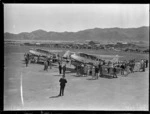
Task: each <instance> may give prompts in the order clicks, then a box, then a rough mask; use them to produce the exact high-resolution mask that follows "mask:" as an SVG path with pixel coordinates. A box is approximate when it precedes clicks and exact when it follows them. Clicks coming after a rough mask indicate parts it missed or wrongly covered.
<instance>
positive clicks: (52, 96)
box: [49, 95, 61, 98]
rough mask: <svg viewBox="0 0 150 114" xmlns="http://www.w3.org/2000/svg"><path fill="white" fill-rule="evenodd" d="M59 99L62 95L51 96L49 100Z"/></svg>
mask: <svg viewBox="0 0 150 114" xmlns="http://www.w3.org/2000/svg"><path fill="white" fill-rule="evenodd" d="M58 97H61V96H60V95H56V96H51V97H49V98H58Z"/></svg>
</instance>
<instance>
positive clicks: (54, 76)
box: [4, 46, 149, 110]
mask: <svg viewBox="0 0 150 114" xmlns="http://www.w3.org/2000/svg"><path fill="white" fill-rule="evenodd" d="M29 49H30V47H25V46H24V47H19V46H5V47H4V110H148V100H149V99H148V96H149V95H148V94H149V92H148V91H149V70H148V69H149V68H147V69H146V71H145V72H135V73H133V74H129V75H128V76H127V77H124V76H120V75H119V76H118V78H112V79H108V78H99V79H98V80H91V77H90V76H88V77H77V76H76V74H75V72H74V70H73V66H70V65H67V73H66V79H67V81H68V83H67V84H66V88H65V95H64V96H63V97H57V95H58V94H59V79H60V78H61V75H59V73H58V67H57V64H53V68H52V69H51V70H50V69H49V70H48V72H46V71H43V67H44V66H43V65H40V64H29V67H25V64H24V62H23V61H22V60H23V58H24V56H23V55H24V53H25V52H27V51H28V50H29ZM80 51H81V52H82V51H84V52H86V51H87V52H88V50H86V51H85V50H80ZM89 53H93V51H89ZM95 53H100V54H101V53H102V54H108V53H109V54H110V55H111V54H116V53H117V52H114V53H113V52H111V51H110V52H105V51H103V52H102V51H101V52H100V51H95ZM117 54H118V55H120V56H124V57H123V58H122V59H126V60H128V59H130V58H136V59H137V60H140V59H143V58H148V57H149V55H145V54H132V53H128V54H127V53H123V52H122V53H117ZM21 74H22V89H23V91H22V92H23V93H22V95H23V96H22V98H23V102H22V100H21V89H20V86H21Z"/></svg>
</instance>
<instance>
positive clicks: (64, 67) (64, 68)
mask: <svg viewBox="0 0 150 114" xmlns="http://www.w3.org/2000/svg"><path fill="white" fill-rule="evenodd" d="M62 69H63V76H64V77H65V72H66V64H65V65H64V66H63V68H62Z"/></svg>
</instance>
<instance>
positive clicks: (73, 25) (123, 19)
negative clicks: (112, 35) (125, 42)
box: [4, 4, 149, 34]
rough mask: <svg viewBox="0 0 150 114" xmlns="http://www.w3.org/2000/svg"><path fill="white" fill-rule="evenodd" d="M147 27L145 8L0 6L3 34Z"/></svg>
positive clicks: (124, 5)
mask: <svg viewBox="0 0 150 114" xmlns="http://www.w3.org/2000/svg"><path fill="white" fill-rule="evenodd" d="M141 26H149V4H4V32H10V33H15V34H18V33H21V32H32V31H35V30H38V29H42V30H45V31H47V32H49V31H56V32H64V31H68V32H77V31H80V30H85V29H92V28H113V27H119V28H136V27H141Z"/></svg>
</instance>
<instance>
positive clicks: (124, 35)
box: [4, 27, 149, 42]
mask: <svg viewBox="0 0 150 114" xmlns="http://www.w3.org/2000/svg"><path fill="white" fill-rule="evenodd" d="M4 39H14V40H62V41H73V40H76V41H85V40H95V41H113V42H115V41H142V42H148V41H149V27H139V28H105V29H101V28H94V29H86V30H82V31H78V32H46V31H44V30H36V31H33V32H30V33H28V32H22V33H19V34H12V33H8V32H7V33H5V34H4Z"/></svg>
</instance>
